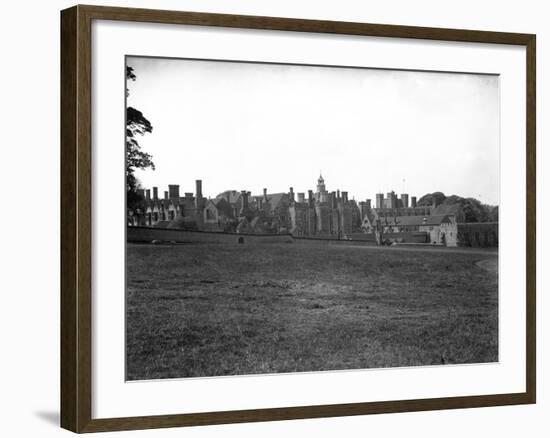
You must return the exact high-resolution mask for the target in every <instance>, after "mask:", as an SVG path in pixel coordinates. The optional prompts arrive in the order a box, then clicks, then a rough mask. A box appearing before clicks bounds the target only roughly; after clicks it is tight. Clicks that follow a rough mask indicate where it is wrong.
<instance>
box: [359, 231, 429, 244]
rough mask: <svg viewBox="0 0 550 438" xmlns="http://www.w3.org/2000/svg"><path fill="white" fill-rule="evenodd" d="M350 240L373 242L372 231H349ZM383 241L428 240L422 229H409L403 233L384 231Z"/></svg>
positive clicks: (410, 241) (415, 241)
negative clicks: (409, 230)
mask: <svg viewBox="0 0 550 438" xmlns="http://www.w3.org/2000/svg"><path fill="white" fill-rule="evenodd" d="M348 238H350V239H351V240H361V241H365V242H373V243H374V242H375V241H376V239H375V237H374V233H351V234H349V235H348ZM382 240H383V241H390V242H392V243H393V242H398V243H426V242H428V233H425V232H423V231H411V232H404V233H384V234H382Z"/></svg>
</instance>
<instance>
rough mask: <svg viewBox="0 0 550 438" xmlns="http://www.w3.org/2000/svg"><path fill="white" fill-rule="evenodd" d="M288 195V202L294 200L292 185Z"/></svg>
mask: <svg viewBox="0 0 550 438" xmlns="http://www.w3.org/2000/svg"><path fill="white" fill-rule="evenodd" d="M288 195H289V197H290V202H294V187H290V190H289V192H288Z"/></svg>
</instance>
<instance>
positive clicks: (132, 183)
mask: <svg viewBox="0 0 550 438" xmlns="http://www.w3.org/2000/svg"><path fill="white" fill-rule="evenodd" d="M126 79H127V80H129V81H135V80H136V75H135V74H134V70H133V68H132V67H128V66H127V67H126ZM152 131H153V126H152V125H151V122H150V121H149V120H147V118H145V116H144V115H143V113H142V112H141V111H138V110H137V109H135V108H132V107H131V106H129V107H127V108H126V192H127V193H126V203H127V205H128V207H129V208H133V207H135V206H136V205H137V204H138V203H139V202H140V201H142V199H143V198H142V196H141V195H140V194H139V193H138V189H139V181H138V180H137V178H136V176H135V174H134V172H135V170H136V169H147V168H151V169H153V170H154V169H155V164H154V163H153V160H152V156H151V155H150V154H148V153H147V152H144V151H142V150H141V147H140V145H139V143H138V141H137V139H136V137H137V136H138V135H145V134H146V133H151V132H152Z"/></svg>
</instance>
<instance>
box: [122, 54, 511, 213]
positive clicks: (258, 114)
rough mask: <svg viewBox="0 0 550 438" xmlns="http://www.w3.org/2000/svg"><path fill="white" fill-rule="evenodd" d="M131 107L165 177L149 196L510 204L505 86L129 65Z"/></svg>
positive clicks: (233, 67) (448, 78) (322, 70)
mask: <svg viewBox="0 0 550 438" xmlns="http://www.w3.org/2000/svg"><path fill="white" fill-rule="evenodd" d="M127 63H128V65H129V66H131V67H133V68H134V73H135V74H136V76H137V80H136V81H135V82H129V83H128V89H129V91H130V95H129V97H128V105H129V106H133V107H135V108H137V109H138V110H140V111H142V112H143V114H144V115H145V117H147V118H148V119H149V120H150V121H151V123H152V125H153V132H152V133H151V134H147V135H145V136H144V137H140V138H138V141H139V143H140V145H142V147H143V149H144V150H145V151H146V152H148V153H150V154H151V155H152V156H153V160H154V162H155V165H156V170H155V171H152V170H150V169H148V170H145V171H138V172H137V173H136V175H137V176H138V178H139V179H140V181H141V182H142V184H143V186H144V187H146V188H150V187H152V186H158V187H159V193H160V194H161V195H162V193H163V191H164V190H167V185H168V184H179V185H180V192H192V191H194V181H195V179H202V180H203V194H204V195H205V196H211V197H213V196H215V195H217V194H218V193H220V192H222V191H224V190H228V189H235V190H244V189H246V190H249V191H251V192H252V193H253V194H259V193H261V191H262V189H263V188H264V187H266V188H267V189H268V192H270V193H275V192H282V191H288V188H289V187H291V186H292V187H294V191H295V192H306V193H307V190H308V189H312V190H315V184H316V181H317V178H318V177H319V172H320V171H322V173H323V177H324V178H325V182H326V185H327V189H328V190H329V191H332V190H337V189H340V190H347V191H348V192H349V197H350V198H355V199H356V200H364V199H366V198H371V199H373V200H374V198H375V194H376V193H377V192H379V191H381V192H383V193H387V192H389V191H391V190H395V191H396V192H397V193H401V192H403V191H405V192H406V193H409V194H410V195H411V196H418V197H420V196H422V195H424V194H425V193H428V192H434V191H441V192H444V193H445V194H446V195H451V194H456V195H460V196H464V197H476V198H478V199H480V200H481V201H482V202H485V203H489V204H494V205H496V204H498V202H499V117H500V116H499V79H498V77H497V76H489V75H474V74H459V73H434V72H417V71H414V72H410V71H389V70H375V69H364V68H361V69H353V68H341V67H315V66H299V65H281V64H256V63H238V62H219V61H196V60H179V59H154V58H136V57H129V58H128V59H127Z"/></svg>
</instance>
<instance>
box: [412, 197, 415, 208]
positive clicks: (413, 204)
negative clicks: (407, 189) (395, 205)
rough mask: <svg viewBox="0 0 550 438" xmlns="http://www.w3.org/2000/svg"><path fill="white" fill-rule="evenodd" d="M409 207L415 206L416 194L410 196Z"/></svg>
mask: <svg viewBox="0 0 550 438" xmlns="http://www.w3.org/2000/svg"><path fill="white" fill-rule="evenodd" d="M411 207H412V208H416V196H412V197H411Z"/></svg>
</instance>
